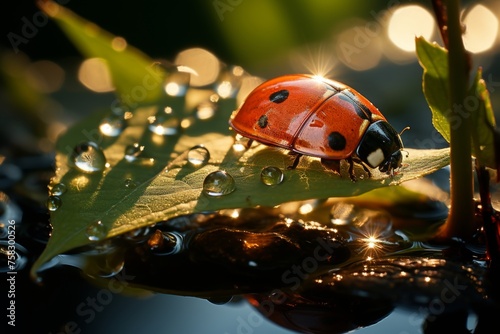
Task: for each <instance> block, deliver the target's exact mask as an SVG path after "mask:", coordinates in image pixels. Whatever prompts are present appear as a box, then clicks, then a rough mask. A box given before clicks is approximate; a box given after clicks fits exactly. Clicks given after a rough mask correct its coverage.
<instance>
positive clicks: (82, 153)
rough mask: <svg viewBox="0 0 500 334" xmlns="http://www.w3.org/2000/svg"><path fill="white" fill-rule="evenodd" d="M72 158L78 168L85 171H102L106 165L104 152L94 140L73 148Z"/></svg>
mask: <svg viewBox="0 0 500 334" xmlns="http://www.w3.org/2000/svg"><path fill="white" fill-rule="evenodd" d="M71 159H72V161H73V163H74V165H75V166H76V168H78V169H79V170H80V171H82V172H85V173H96V172H101V171H103V170H104V168H105V167H106V157H105V156H104V152H103V151H102V150H101V148H99V146H98V145H97V144H96V143H94V142H86V143H81V144H79V145H77V146H76V147H75V148H74V150H73V153H72V156H71Z"/></svg>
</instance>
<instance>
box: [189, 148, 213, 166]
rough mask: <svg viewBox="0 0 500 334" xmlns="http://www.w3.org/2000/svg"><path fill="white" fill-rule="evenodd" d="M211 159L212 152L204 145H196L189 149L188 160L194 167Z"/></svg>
mask: <svg viewBox="0 0 500 334" xmlns="http://www.w3.org/2000/svg"><path fill="white" fill-rule="evenodd" d="M209 159H210V152H209V151H208V149H207V148H206V147H205V146H203V145H196V146H193V147H191V148H190V149H189V152H188V155H187V160H188V161H189V163H190V164H191V165H193V166H194V167H199V166H201V165H204V164H206V163H207V162H208V160H209Z"/></svg>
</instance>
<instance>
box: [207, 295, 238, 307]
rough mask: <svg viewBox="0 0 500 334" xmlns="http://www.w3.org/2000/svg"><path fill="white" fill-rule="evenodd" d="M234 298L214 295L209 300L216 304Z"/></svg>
mask: <svg viewBox="0 0 500 334" xmlns="http://www.w3.org/2000/svg"><path fill="white" fill-rule="evenodd" d="M232 299H233V296H214V297H209V298H208V299H207V301H209V302H210V303H212V304H214V305H224V304H227V303H229V302H230V301H231V300H232Z"/></svg>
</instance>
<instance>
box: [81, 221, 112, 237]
mask: <svg viewBox="0 0 500 334" xmlns="http://www.w3.org/2000/svg"><path fill="white" fill-rule="evenodd" d="M106 232H107V231H106V226H104V224H103V223H102V222H101V221H100V220H98V221H96V222H93V223H92V224H89V225H88V226H87V229H86V230H85V233H86V234H87V237H88V239H89V240H90V241H99V240H102V239H103V238H104V237H105V236H106Z"/></svg>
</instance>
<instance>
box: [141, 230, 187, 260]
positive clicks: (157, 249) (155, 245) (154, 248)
mask: <svg viewBox="0 0 500 334" xmlns="http://www.w3.org/2000/svg"><path fill="white" fill-rule="evenodd" d="M148 246H149V248H150V250H151V252H153V253H155V254H157V255H171V254H176V253H178V252H179V251H180V249H181V246H182V236H181V235H180V234H179V233H176V232H163V231H161V230H155V231H154V233H153V234H152V235H151V236H150V237H149V239H148Z"/></svg>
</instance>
